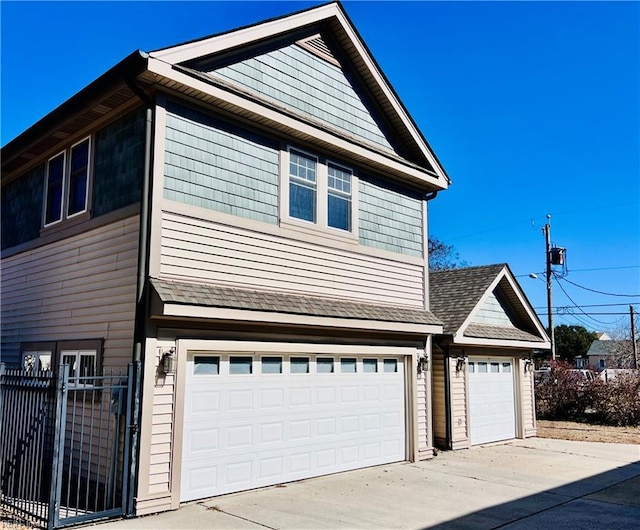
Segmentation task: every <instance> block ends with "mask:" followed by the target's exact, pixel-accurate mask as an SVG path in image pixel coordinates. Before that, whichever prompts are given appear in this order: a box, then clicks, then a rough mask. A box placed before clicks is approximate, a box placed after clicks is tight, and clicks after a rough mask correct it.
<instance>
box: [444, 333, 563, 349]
mask: <svg viewBox="0 0 640 530" xmlns="http://www.w3.org/2000/svg"><path fill="white" fill-rule="evenodd" d="M452 344H455V345H461V346H493V347H495V348H508V349H513V348H515V349H530V350H531V349H535V350H548V349H549V348H550V347H551V345H550V344H549V342H548V341H545V342H534V341H528V340H505V339H481V338H477V337H465V336H462V335H454V336H453V343H452Z"/></svg>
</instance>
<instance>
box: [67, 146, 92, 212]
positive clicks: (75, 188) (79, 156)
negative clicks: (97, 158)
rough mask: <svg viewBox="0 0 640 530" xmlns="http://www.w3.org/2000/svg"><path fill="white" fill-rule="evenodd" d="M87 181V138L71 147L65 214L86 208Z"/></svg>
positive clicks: (82, 210)
mask: <svg viewBox="0 0 640 530" xmlns="http://www.w3.org/2000/svg"><path fill="white" fill-rule="evenodd" d="M88 183H89V138H87V139H86V140H83V141H82V142H80V143H79V144H76V145H74V146H73V147H72V148H71V161H70V167H69V202H68V210H67V216H68V217H71V216H72V215H75V214H77V213H81V212H84V211H85V210H86V209H87V190H88Z"/></svg>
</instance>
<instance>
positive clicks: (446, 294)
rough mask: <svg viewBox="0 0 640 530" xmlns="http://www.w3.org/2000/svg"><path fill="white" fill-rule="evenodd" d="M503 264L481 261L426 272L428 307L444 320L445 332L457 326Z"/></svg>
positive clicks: (471, 309)
mask: <svg viewBox="0 0 640 530" xmlns="http://www.w3.org/2000/svg"><path fill="white" fill-rule="evenodd" d="M505 266H506V265H504V264H498V265H485V266H481V267H467V268H464V269H450V270H444V271H432V272H430V273H429V295H430V302H429V304H430V305H429V307H430V309H431V311H433V313H434V314H435V315H437V316H438V318H440V319H441V320H442V321H443V322H444V332H445V333H446V334H453V333H455V332H456V331H458V329H460V326H462V323H463V322H464V321H465V319H466V318H467V317H468V316H469V314H470V313H471V311H473V308H474V307H475V306H476V305H477V304H478V302H479V301H480V298H482V295H483V294H484V293H485V292H486V291H487V289H488V288H489V286H490V285H491V282H493V280H495V279H496V276H497V275H498V273H499V272H500V271H501V270H502V269H503V268H504V267H505Z"/></svg>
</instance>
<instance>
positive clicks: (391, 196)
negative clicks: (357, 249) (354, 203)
mask: <svg viewBox="0 0 640 530" xmlns="http://www.w3.org/2000/svg"><path fill="white" fill-rule="evenodd" d="M359 192H360V205H359V208H360V210H359V223H360V230H359V240H360V244H362V245H366V246H369V247H376V248H380V249H383V250H389V251H391V252H398V253H401V254H406V255H409V256H422V252H423V248H422V247H423V228H422V200H421V198H420V197H419V196H418V195H417V194H414V193H412V192H410V191H407V190H401V189H399V188H396V187H393V186H391V185H388V184H385V183H383V182H381V181H379V180H375V179H371V178H368V177H366V176H360V190H359Z"/></svg>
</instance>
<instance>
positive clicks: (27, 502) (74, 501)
mask: <svg viewBox="0 0 640 530" xmlns="http://www.w3.org/2000/svg"><path fill="white" fill-rule="evenodd" d="M139 378H140V370H139V365H138V364H130V365H129V366H128V369H127V371H126V373H125V372H122V371H120V372H113V371H112V372H111V373H109V374H108V375H102V376H91V377H74V378H69V368H68V366H67V365H61V366H60V370H59V373H58V374H54V373H53V372H24V371H22V370H5V371H4V373H0V420H1V427H2V429H1V432H0V500H1V503H2V509H3V512H5V514H10V515H12V516H14V517H16V518H18V519H22V520H24V521H25V522H28V523H30V524H32V525H37V526H41V527H43V528H48V529H55V528H61V527H64V526H70V525H73V524H78V523H84V522H87V521H93V520H96V519H103V518H108V517H116V516H119V515H123V514H124V513H125V512H126V509H127V504H128V493H129V492H128V488H129V482H130V474H129V469H130V455H131V453H132V447H131V441H132V435H133V434H134V429H133V425H132V421H131V418H132V414H133V413H136V411H134V410H133V409H134V407H135V406H137V400H136V399H134V397H135V395H136V389H137V388H138V387H139ZM136 415H137V414H136Z"/></svg>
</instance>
